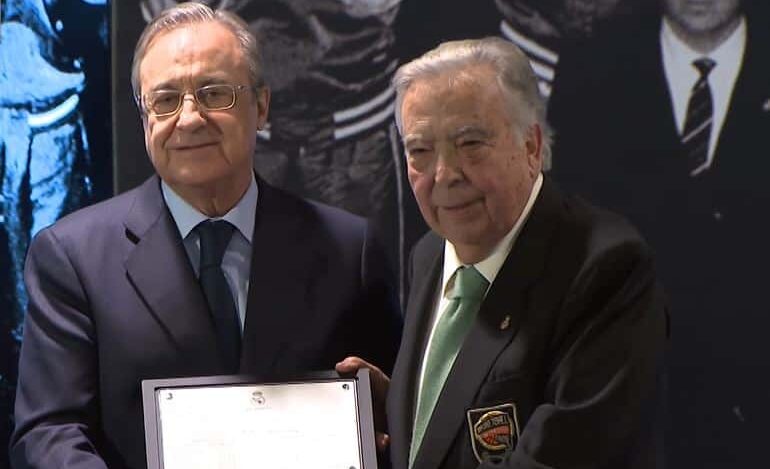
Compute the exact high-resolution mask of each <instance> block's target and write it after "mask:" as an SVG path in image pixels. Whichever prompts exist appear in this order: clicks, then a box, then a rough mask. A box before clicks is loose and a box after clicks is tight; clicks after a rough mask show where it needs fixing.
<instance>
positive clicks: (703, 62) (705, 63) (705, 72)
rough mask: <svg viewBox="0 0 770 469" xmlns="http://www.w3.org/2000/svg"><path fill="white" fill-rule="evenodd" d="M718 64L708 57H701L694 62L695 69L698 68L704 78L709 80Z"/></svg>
mask: <svg viewBox="0 0 770 469" xmlns="http://www.w3.org/2000/svg"><path fill="white" fill-rule="evenodd" d="M716 64H717V63H716V62H714V61H713V60H711V59H709V58H708V57H701V58H700V59H698V60H695V61H693V63H692V65H693V67H695V68H697V69H698V71H699V72H700V76H701V77H702V78H708V76H709V73H711V70H712V69H713V68H714V66H715V65H716Z"/></svg>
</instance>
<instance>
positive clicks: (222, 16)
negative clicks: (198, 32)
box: [131, 2, 264, 103]
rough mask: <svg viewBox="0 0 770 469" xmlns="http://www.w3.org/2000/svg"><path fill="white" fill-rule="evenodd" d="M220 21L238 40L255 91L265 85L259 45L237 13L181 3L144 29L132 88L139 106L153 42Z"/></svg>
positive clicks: (135, 55)
mask: <svg viewBox="0 0 770 469" xmlns="http://www.w3.org/2000/svg"><path fill="white" fill-rule="evenodd" d="M207 22H216V23H219V24H221V25H222V26H224V27H225V28H227V29H229V30H230V31H231V32H232V33H233V35H234V36H235V37H236V39H237V40H238V43H239V44H240V47H241V52H242V53H243V57H244V58H245V59H246V63H247V65H248V67H249V80H250V81H251V86H252V88H254V89H257V88H260V87H262V86H263V85H264V81H263V77H262V57H261V51H260V46H259V42H258V41H257V39H256V37H254V35H253V34H252V33H251V31H249V26H248V24H246V22H245V21H243V20H242V19H241V18H240V17H239V16H237V15H236V14H235V13H231V12H229V11H226V10H219V9H217V10H213V9H211V8H210V7H209V6H207V5H204V4H202V3H197V2H185V3H180V4H179V5H176V6H174V7H171V8H169V9H167V10H164V11H163V12H162V13H161V14H160V15H158V16H157V17H156V18H155V19H154V20H152V21H151V22H150V23H149V24H148V25H147V27H145V28H144V31H143V32H142V35H141V36H140V37H139V42H137V44H136V49H134V61H133V63H132V64H131V87H132V88H133V92H134V98H135V99H136V100H137V103H139V102H141V100H140V97H141V93H142V90H141V86H140V84H139V66H140V65H141V63H142V60H143V59H144V56H145V54H146V53H147V48H148V47H149V45H150V43H152V41H153V40H154V39H155V38H156V37H157V36H158V35H160V34H161V33H164V32H168V31H171V30H174V29H177V28H180V27H182V26H185V25H189V24H197V23H207Z"/></svg>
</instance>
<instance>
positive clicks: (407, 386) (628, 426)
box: [387, 179, 666, 469]
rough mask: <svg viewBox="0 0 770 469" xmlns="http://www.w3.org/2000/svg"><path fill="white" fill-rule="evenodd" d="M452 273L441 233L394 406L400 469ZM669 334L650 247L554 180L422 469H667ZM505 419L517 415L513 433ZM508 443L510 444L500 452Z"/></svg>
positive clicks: (403, 355) (483, 316)
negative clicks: (662, 414) (434, 321)
mask: <svg viewBox="0 0 770 469" xmlns="http://www.w3.org/2000/svg"><path fill="white" fill-rule="evenodd" d="M442 265H443V239H441V238H439V237H438V236H436V235H435V234H428V235H427V236H426V237H425V238H423V239H422V240H421V241H420V242H419V243H418V245H417V246H416V247H415V250H414V252H413V257H412V263H411V292H410V296H409V301H408V306H407V312H406V316H405V328H404V338H403V341H402V344H401V349H400V350H399V355H398V360H397V362H396V367H395V370H394V372H393V379H392V381H391V385H390V391H389V396H388V407H387V410H388V423H389V431H390V435H391V456H392V461H393V465H394V468H396V469H402V468H406V467H407V464H408V455H409V446H410V441H411V435H412V427H413V421H414V411H415V399H416V386H417V382H418V379H417V378H418V370H419V367H420V364H421V363H422V357H423V353H424V348H425V341H426V339H427V334H428V330H429V324H428V318H429V317H430V316H431V311H432V308H433V307H434V302H435V301H436V298H437V290H438V285H439V281H440V276H441V268H442ZM665 333H666V330H665V312H664V307H663V298H662V293H661V290H660V289H659V288H658V285H657V283H656V281H655V278H654V276H653V272H652V264H651V258H650V253H649V250H648V249H647V247H646V245H645V244H644V242H643V241H642V240H641V238H640V237H639V236H638V235H637V233H636V232H635V231H634V230H633V228H631V227H630V226H629V225H628V224H627V223H626V222H624V221H623V220H622V219H620V218H618V217H616V216H614V215H611V214H609V213H607V212H603V211H600V210H597V209H594V208H592V207H590V206H588V205H587V204H585V203H584V202H581V201H579V200H574V199H565V198H563V197H562V196H561V195H560V194H559V193H558V191H557V190H556V189H555V188H554V186H553V185H552V184H551V182H550V181H549V180H547V179H546V182H545V184H544V185H543V188H542V191H541V193H540V195H539V197H538V199H537V201H536V202H535V205H534V207H533V209H532V212H531V214H530V218H529V219H528V221H527V222H526V224H525V225H524V226H523V228H522V231H521V233H520V235H519V238H518V240H517V241H516V243H515V245H514V247H513V249H512V251H511V252H510V254H509V255H508V258H507V259H506V260H505V262H504V264H503V266H502V268H501V270H500V272H499V274H498V276H497V278H496V279H495V281H494V282H493V283H492V285H491V287H490V290H489V292H488V294H487V296H486V298H485V300H484V302H483V303H482V305H481V309H480V311H479V314H478V318H477V320H476V323H475V325H474V326H473V328H472V329H471V331H470V332H469V334H468V336H467V337H466V339H465V342H464V344H463V346H462V348H461V350H460V352H459V354H458V356H457V359H456V361H455V364H454V366H453V368H452V370H451V372H450V374H449V376H448V378H447V381H446V384H445V386H444V389H443V391H442V393H441V395H440V397H439V400H438V402H437V404H436V408H435V410H434V412H433V415H432V418H431V420H430V422H429V424H428V427H427V430H426V434H425V437H424V439H423V441H422V446H421V449H420V451H419V453H418V454H417V457H416V460H415V463H414V467H415V468H416V469H435V468H458V467H462V468H469V467H477V466H478V467H518V468H543V467H557V468H562V469H563V468H573V467H574V468H577V467H602V468H603V467H607V468H618V467H625V468H636V467H640V468H641V467H644V468H647V467H655V459H656V452H655V450H654V449H653V448H652V445H653V442H654V439H653V434H652V433H651V430H652V420H651V416H653V415H654V414H655V412H654V410H655V409H656V408H657V407H656V402H655V399H656V392H657V389H658V375H659V373H660V369H661V368H660V360H661V358H662V351H663V345H664V342H665ZM490 412H492V413H491V414H490ZM494 412H502V413H503V414H505V415H506V416H507V417H502V422H503V423H504V424H503V425H500V422H501V420H500V419H498V420H497V421H494V420H492V418H491V417H492V416H494V415H495V414H494ZM497 415H498V416H500V415H501V414H499V413H498V414H497ZM508 424H510V425H508ZM495 431H502V433H503V439H504V440H505V439H506V438H507V439H508V440H509V441H508V442H507V443H505V442H503V443H502V444H498V445H497V446H501V447H499V448H497V449H494V448H492V449H490V447H489V446H492V447H494V446H495V445H494V444H492V445H489V441H491V440H489V438H494V435H495ZM484 438H487V440H486V443H487V445H484V444H483V443H482V439H484ZM498 443H499V441H498Z"/></svg>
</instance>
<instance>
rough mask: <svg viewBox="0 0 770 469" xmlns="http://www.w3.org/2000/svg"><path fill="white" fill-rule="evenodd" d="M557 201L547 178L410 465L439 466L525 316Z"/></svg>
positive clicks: (542, 260)
mask: <svg viewBox="0 0 770 469" xmlns="http://www.w3.org/2000/svg"><path fill="white" fill-rule="evenodd" d="M558 200H559V199H558V197H557V195H556V193H555V190H554V189H553V188H552V187H551V185H550V182H549V181H547V180H546V181H545V184H544V185H543V188H542V191H541V193H540V196H539V197H538V199H537V201H536V203H535V205H534V206H533V208H532V212H531V213H530V218H529V219H528V220H527V222H526V224H525V225H524V227H523V228H522V231H521V233H520V235H519V239H518V240H517V241H516V243H515V245H514V247H513V249H512V250H511V252H510V254H509V255H508V258H507V259H506V260H505V262H504V263H503V266H502V267H501V269H500V272H499V273H498V275H497V277H496V279H495V281H494V283H493V284H492V287H491V288H490V291H489V293H488V294H487V297H486V298H485V300H484V302H483V303H482V305H481V308H480V310H479V313H478V318H477V319H476V323H475V324H474V326H473V327H472V329H471V331H470V332H469V333H468V336H467V337H466V338H465V341H464V345H463V347H462V348H461V349H460V353H459V354H458V355H457V359H456V360H455V363H454V366H453V367H452V371H451V372H450V373H449V376H448V377H447V381H446V383H445V385H444V389H443V391H442V393H441V395H440V396H439V399H438V402H437V403H436V407H435V409H434V410H433V415H432V416H431V419H430V422H429V423H428V427H427V429H426V431H425V436H424V438H423V441H422V444H421V447H420V451H419V454H418V455H417V458H416V459H415V467H419V468H420V469H432V468H436V467H439V466H440V464H441V461H442V460H443V459H444V458H445V457H446V454H447V452H448V450H449V448H450V447H451V445H452V444H453V442H454V440H455V438H456V436H457V432H458V431H459V430H460V427H461V425H462V423H463V422H464V421H465V412H466V411H467V410H468V409H469V408H470V407H471V405H472V403H473V399H474V396H475V395H476V393H477V392H478V390H479V388H480V387H481V385H482V383H483V382H484V379H485V378H486V376H487V375H488V374H489V370H490V369H491V367H492V364H493V363H494V361H495V359H496V358H497V356H498V355H499V354H500V352H501V351H502V350H503V348H504V347H505V346H506V345H507V344H508V343H510V341H511V340H512V338H513V337H514V336H515V335H516V333H517V331H518V329H519V325H520V323H521V321H522V319H523V318H524V317H525V316H526V315H527V314H529V310H528V296H529V295H528V293H529V291H530V287H531V286H532V285H533V284H534V283H535V282H537V281H539V280H540V278H541V273H542V271H543V266H544V263H545V259H546V256H547V251H548V246H549V243H550V238H551V234H552V233H553V230H554V227H555V223H556V222H555V219H556V217H554V212H555V211H556V210H558V204H559V202H558Z"/></svg>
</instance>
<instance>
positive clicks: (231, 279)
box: [161, 174, 259, 331]
mask: <svg viewBox="0 0 770 469" xmlns="http://www.w3.org/2000/svg"><path fill="white" fill-rule="evenodd" d="M161 190H162V192H163V199H164V200H165V201H166V206H168V209H169V211H170V212H171V216H172V217H173V218H174V222H175V223H176V226H177V228H178V229H179V234H180V235H182V239H183V240H184V248H185V251H187V257H188V258H189V259H190V263H191V264H192V268H193V271H195V276H196V277H197V276H199V271H200V237H199V236H198V232H197V231H196V230H195V229H194V228H195V227H196V226H198V224H199V223H200V222H202V221H205V220H208V219H209V217H207V216H206V215H204V214H202V213H201V212H199V211H198V210H197V209H195V208H194V207H193V206H192V205H190V204H189V203H187V202H186V201H185V200H184V199H182V197H180V196H179V194H177V193H176V192H174V190H173V189H171V187H170V186H169V185H168V184H166V183H165V182H161ZM258 194H259V191H258V188H257V181H256V179H255V177H254V175H253V174H252V176H251V184H250V185H249V188H248V189H247V190H246V193H245V194H243V197H241V200H239V201H238V203H237V204H236V205H235V207H233V208H232V209H231V210H230V211H229V212H227V213H226V214H225V215H224V216H222V217H218V218H212V220H226V221H228V222H230V223H232V224H233V226H235V228H236V229H235V231H234V232H233V237H232V238H231V239H230V243H229V244H228V245H227V249H226V250H225V254H224V256H223V257H222V270H223V271H224V273H225V278H226V279H227V284H228V285H229V286H230V291H231V292H233V296H234V298H235V305H236V308H237V309H238V317H239V318H240V324H241V331H243V324H244V320H245V319H246V301H247V299H248V294H249V278H250V277H249V275H250V272H251V237H252V235H253V233H254V217H255V214H256V210H257V198H258Z"/></svg>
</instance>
